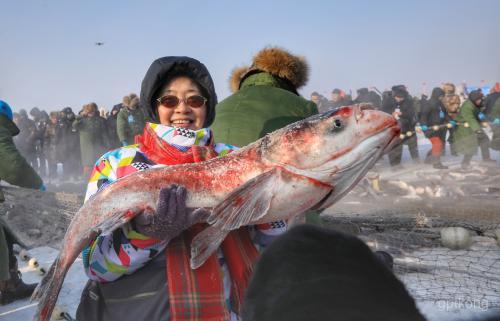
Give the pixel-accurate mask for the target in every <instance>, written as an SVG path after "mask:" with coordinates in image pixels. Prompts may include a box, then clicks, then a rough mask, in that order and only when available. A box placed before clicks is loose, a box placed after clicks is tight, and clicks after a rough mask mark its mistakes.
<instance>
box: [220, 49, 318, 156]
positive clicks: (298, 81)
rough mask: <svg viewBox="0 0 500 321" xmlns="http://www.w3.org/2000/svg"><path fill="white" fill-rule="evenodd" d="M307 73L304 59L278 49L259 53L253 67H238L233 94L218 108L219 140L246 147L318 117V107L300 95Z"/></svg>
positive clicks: (231, 80)
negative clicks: (279, 130) (314, 116)
mask: <svg viewBox="0 0 500 321" xmlns="http://www.w3.org/2000/svg"><path fill="white" fill-rule="evenodd" d="M308 71H309V68H308V65H307V62H306V61H305V59H304V58H303V57H300V56H295V55H292V54H291V53H289V52H288V51H286V50H285V49H281V48H276V47H268V48H265V49H263V50H261V51H259V52H258V53H257V54H256V55H255V57H254V58H253V62H252V65H251V66H250V67H240V68H236V69H235V70H234V71H233V73H232V75H231V79H230V84H231V90H232V92H233V94H232V95H231V96H229V97H228V98H226V99H224V100H223V101H221V102H220V103H219V104H218V105H217V107H216V110H217V116H216V117H215V122H214V124H213V125H212V130H213V132H214V137H215V138H216V140H217V141H223V142H225V143H227V144H231V145H234V146H238V147H243V146H245V145H248V144H249V143H251V142H254V141H256V140H257V139H259V138H261V137H263V136H264V135H266V134H267V133H270V132H272V131H274V130H276V129H279V128H282V127H284V126H286V125H288V124H290V123H293V122H296V121H299V120H302V119H304V118H307V117H309V116H312V115H314V114H317V113H318V108H317V107H316V105H315V104H314V103H313V102H312V101H309V100H306V99H304V98H303V97H301V96H300V95H299V94H298V92H297V89H298V88H300V87H302V86H304V85H305V84H306V82H307V79H308Z"/></svg>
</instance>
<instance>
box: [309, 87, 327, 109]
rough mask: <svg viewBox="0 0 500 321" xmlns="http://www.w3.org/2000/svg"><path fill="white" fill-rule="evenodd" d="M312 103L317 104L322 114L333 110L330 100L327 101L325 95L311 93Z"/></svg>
mask: <svg viewBox="0 0 500 321" xmlns="http://www.w3.org/2000/svg"><path fill="white" fill-rule="evenodd" d="M311 101H312V102H313V103H315V104H316V106H317V107H318V111H319V112H320V113H323V112H325V111H327V110H328V109H330V108H332V106H331V105H330V102H329V101H328V99H326V98H325V97H324V96H323V95H321V94H319V93H318V92H316V91H314V92H312V93H311Z"/></svg>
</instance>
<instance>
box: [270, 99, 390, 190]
mask: <svg viewBox="0 0 500 321" xmlns="http://www.w3.org/2000/svg"><path fill="white" fill-rule="evenodd" d="M399 135H400V128H399V125H398V122H397V120H396V119H395V118H394V117H393V116H392V115H390V114H387V113H385V112H382V111H378V110H375V109H373V107H372V106H371V105H370V104H357V105H352V106H343V107H340V108H336V109H332V110H329V111H326V112H324V113H321V114H318V115H315V116H312V117H309V118H307V119H305V120H302V121H299V122H297V123H294V124H291V125H289V126H287V127H285V128H283V129H282V130H280V131H277V132H275V133H273V134H272V135H270V137H269V138H268V141H267V143H266V146H265V147H266V148H265V153H264V155H263V156H264V158H265V159H267V160H268V161H270V162H273V163H275V164H277V165H280V166H283V167H284V168H286V169H287V170H290V171H292V172H294V173H296V174H299V175H303V176H307V177H310V178H313V179H316V180H318V181H321V182H323V183H326V184H330V185H331V186H332V189H333V191H332V193H333V194H335V195H338V197H341V196H343V195H344V194H345V193H346V192H348V191H349V190H350V189H351V188H352V187H353V186H354V185H355V184H356V183H357V181H359V179H361V178H362V177H363V175H364V174H365V173H366V172H367V171H368V170H369V169H370V168H371V167H372V166H373V164H374V163H375V162H376V161H377V160H378V159H379V158H380V157H381V156H382V155H383V153H384V152H388V151H389V150H391V149H392V147H394V146H395V145H396V144H398V143H399V140H400V138H399Z"/></svg>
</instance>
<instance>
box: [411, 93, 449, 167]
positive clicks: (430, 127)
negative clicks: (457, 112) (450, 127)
mask: <svg viewBox="0 0 500 321" xmlns="http://www.w3.org/2000/svg"><path fill="white" fill-rule="evenodd" d="M444 97H445V94H444V90H442V89H441V88H439V87H436V88H434V89H433V90H432V94H431V98H430V100H429V101H426V102H425V103H424V104H423V106H422V111H421V113H420V127H419V128H420V130H421V131H422V132H423V133H424V134H425V137H427V138H428V139H429V140H430V141H431V144H432V149H431V150H430V151H429V153H427V158H426V162H428V163H431V164H432V165H433V167H434V168H436V169H447V168H448V167H447V166H444V165H443V164H442V163H441V154H442V152H443V148H444V143H445V139H446V127H444V126H443V125H444V124H446V123H448V122H449V121H450V118H449V116H448V115H447V113H446V109H445V107H444V105H443V100H444ZM435 126H439V129H438V130H436V129H434V127H435Z"/></svg>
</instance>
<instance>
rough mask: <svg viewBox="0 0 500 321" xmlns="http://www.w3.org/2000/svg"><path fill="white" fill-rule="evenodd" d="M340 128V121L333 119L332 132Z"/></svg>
mask: <svg viewBox="0 0 500 321" xmlns="http://www.w3.org/2000/svg"><path fill="white" fill-rule="evenodd" d="M341 128H342V120H340V119H338V118H335V119H334V120H333V130H337V129H341Z"/></svg>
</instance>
